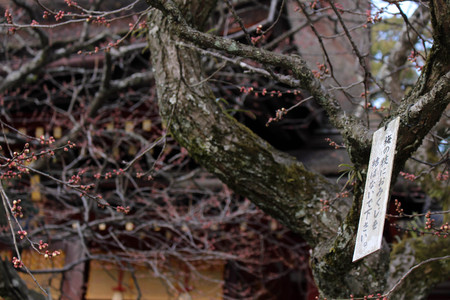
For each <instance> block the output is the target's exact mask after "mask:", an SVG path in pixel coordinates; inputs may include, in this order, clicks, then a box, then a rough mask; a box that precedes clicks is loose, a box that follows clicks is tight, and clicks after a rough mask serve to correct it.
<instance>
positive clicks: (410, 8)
mask: <svg viewBox="0 0 450 300" xmlns="http://www.w3.org/2000/svg"><path fill="white" fill-rule="evenodd" d="M372 3H373V4H374V5H376V6H377V7H380V8H381V7H386V6H387V5H388V2H386V1H382V0H372ZM400 7H401V8H402V11H403V12H404V13H405V14H406V15H407V16H408V17H409V16H411V15H412V14H413V12H414V10H415V9H416V8H417V3H414V2H413V1H403V2H401V3H400ZM388 12H389V13H398V10H397V7H395V5H389V7H388ZM381 16H382V17H385V16H386V17H387V16H389V14H388V13H385V14H382V15H381Z"/></svg>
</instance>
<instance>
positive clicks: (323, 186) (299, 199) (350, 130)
mask: <svg viewBox="0 0 450 300" xmlns="http://www.w3.org/2000/svg"><path fill="white" fill-rule="evenodd" d="M147 2H148V3H149V4H150V5H152V6H154V7H155V8H156V9H155V10H153V11H152V12H151V14H150V17H149V20H150V25H149V46H150V50H151V54H152V55H151V57H152V64H153V68H154V72H155V78H156V85H157V89H158V98H159V106H160V112H161V116H162V118H163V119H164V120H165V122H166V124H167V125H168V127H169V129H170V131H171V133H172V135H173V136H174V137H175V139H176V140H177V141H178V142H179V143H180V144H181V145H182V146H184V147H185V148H186V149H187V150H188V152H189V153H190V155H191V156H192V157H193V158H195V159H196V160H197V161H198V162H199V163H200V164H202V165H203V166H204V167H205V168H207V169H208V170H209V171H210V172H212V173H213V174H216V175H217V176H218V177H219V178H220V179H221V180H222V181H223V182H225V183H226V184H227V185H229V186H230V187H231V188H232V189H234V190H235V191H236V192H238V193H240V194H241V195H243V196H246V197H248V198H249V199H250V200H251V201H253V202H254V203H255V204H257V205H258V206H259V207H260V208H261V209H263V210H264V211H265V212H266V213H268V214H270V215H271V216H273V217H274V218H276V219H277V220H279V221H280V222H282V223H283V224H284V225H286V226H287V227H289V228H290V229H291V230H293V231H294V232H297V233H299V234H300V235H302V237H304V238H305V239H306V241H307V242H308V243H309V244H310V246H311V247H312V249H313V251H312V257H311V267H312V269H313V273H314V277H315V280H316V283H317V285H318V287H319V290H320V292H321V295H323V296H325V297H331V298H336V297H346V298H348V297H349V295H350V294H353V295H355V296H363V295H368V294H372V293H377V292H379V293H382V294H385V293H388V291H389V290H390V289H391V288H392V287H393V286H394V285H395V284H396V283H397V282H398V280H399V279H400V278H401V277H402V275H403V274H404V273H405V272H406V271H407V270H409V268H411V267H412V266H414V265H416V264H417V263H419V262H421V261H424V260H426V259H427V258H429V257H432V256H436V255H437V256H439V255H440V254H442V255H444V254H445V253H442V252H443V251H445V250H442V249H448V246H449V240H448V239H437V238H433V237H426V238H425V237H417V238H414V239H410V240H406V241H404V242H402V243H401V244H398V245H397V246H396V247H395V248H394V249H389V248H388V246H387V245H386V244H385V243H384V246H383V249H382V251H379V252H378V253H376V254H373V255H370V256H369V257H367V258H365V259H363V260H361V261H359V262H357V263H352V262H351V259H352V253H353V247H354V239H355V235H356V229H357V223H358V220H359V211H360V205H361V199H362V194H363V185H364V181H365V179H364V177H365V173H366V168H367V163H368V159H369V155H368V153H369V149H370V146H371V145H370V135H369V133H368V131H367V130H366V129H365V128H364V127H363V126H362V125H361V124H360V123H359V122H358V121H357V120H355V119H352V118H351V117H348V116H346V115H345V113H344V112H343V111H342V110H341V108H340V107H339V105H338V104H337V102H336V101H334V99H333V98H332V97H331V96H330V95H328V94H327V93H326V91H325V90H324V89H323V88H322V86H321V84H320V83H319V82H318V81H316V80H315V79H314V77H313V76H312V74H311V71H310V70H309V69H308V67H307V66H306V64H305V63H304V61H303V60H302V59H301V58H299V57H290V56H285V55H280V54H274V53H270V52H267V51H264V50H262V49H258V48H255V47H251V46H246V45H242V44H239V43H238V42H235V41H232V40H226V39H222V38H220V37H216V36H213V35H209V34H205V33H203V32H202V31H201V28H202V25H203V23H204V22H205V20H206V18H207V16H208V12H209V11H210V10H211V9H212V8H213V7H214V5H215V1H213V0H211V1H181V0H180V1H158V0H148V1H147ZM430 10H431V17H432V23H433V28H434V40H435V44H434V46H433V49H432V53H431V54H430V56H429V59H428V61H427V64H426V66H425V69H424V72H423V73H422V75H421V77H420V78H419V80H418V82H417V83H416V85H415V88H414V89H413V91H412V92H411V93H410V94H409V95H407V96H406V97H405V98H404V99H403V100H402V103H401V105H400V107H399V108H398V109H397V110H396V111H395V112H394V113H393V114H392V115H391V117H390V118H389V119H392V118H393V117H396V116H400V118H401V126H400V132H399V142H398V146H397V147H398V154H397V157H396V165H395V173H394V176H393V177H394V178H395V177H396V174H397V173H398V171H399V170H400V169H401V167H402V166H403V165H404V163H405V162H406V160H407V159H408V158H409V157H410V156H411V154H412V153H413V152H414V151H415V150H416V149H417V148H418V147H419V146H420V144H421V142H422V139H423V138H424V136H425V135H426V134H427V133H428V132H429V131H430V130H431V128H432V127H433V126H434V124H435V123H436V122H437V121H438V120H439V118H440V116H441V114H442V113H443V111H444V110H445V108H446V107H447V105H448V104H449V102H450V61H449V58H450V54H449V49H450V39H448V36H450V25H449V23H450V3H449V2H448V1H443V0H435V1H431V2H430ZM446 37H447V38H446ZM183 41H187V42H190V43H193V44H195V45H196V46H197V47H200V48H212V49H216V50H221V51H225V52H227V53H229V54H232V55H237V56H241V57H247V58H251V59H253V60H255V61H258V62H260V63H262V64H264V65H272V66H278V67H282V68H284V69H289V70H291V71H292V72H293V74H294V78H293V79H292V80H286V82H289V83H290V84H291V86H293V87H295V88H303V89H306V90H308V91H309V92H310V93H311V94H312V95H313V96H314V97H315V98H316V100H317V101H318V102H319V103H320V104H321V105H322V106H323V107H324V108H325V110H326V111H327V112H328V114H329V116H330V120H331V122H332V123H333V125H334V126H336V128H338V129H340V130H341V133H342V135H343V137H344V140H345V142H346V145H347V148H348V149H349V154H350V157H351V159H352V162H353V164H354V166H355V169H356V171H357V172H359V173H360V174H361V175H362V177H363V178H362V180H360V181H358V182H357V183H356V185H355V189H354V194H353V199H343V200H342V201H341V202H340V203H339V207H338V209H333V208H332V209H331V210H329V211H328V212H325V213H324V212H321V210H320V208H321V203H320V201H319V200H320V199H330V198H333V197H334V196H335V193H336V192H337V191H338V187H337V186H335V185H334V184H333V183H330V182H328V181H327V180H326V179H325V178H324V177H322V176H321V175H320V174H316V173H313V172H310V171H308V170H306V169H305V168H304V167H303V166H302V164H301V163H299V162H297V161H296V160H295V159H294V158H292V157H290V156H288V155H286V154H284V153H281V152H279V151H277V150H275V149H274V148H273V147H271V146H270V145H268V144H267V143H266V142H265V141H263V140H262V139H260V138H259V137H257V136H256V135H255V134H254V133H252V132H251V131H250V130H249V129H248V128H246V127H245V126H243V125H242V124H240V123H239V122H237V121H236V120H235V119H233V118H232V117H231V116H229V115H228V114H227V113H226V112H225V111H224V110H223V109H222V108H221V106H220V105H219V104H218V103H217V102H216V101H215V97H214V95H213V93H212V91H211V89H210V88H209V86H208V84H207V83H206V82H205V78H204V77H203V74H202V71H201V61H200V58H199V55H198V53H196V52H195V51H194V50H192V49H191V48H187V47H184V46H183V44H182V42H183ZM279 79H280V80H284V79H283V78H282V77H281V76H280V77H279ZM389 119H387V120H385V122H388V121H389ZM425 245H426V246H425ZM437 249H441V250H440V251H438V250H437ZM434 264H435V265H433V264H431V263H430V264H424V267H427V268H431V270H432V271H430V272H428V273H427V279H426V280H422V281H420V282H418V281H417V277H418V276H421V275H420V274H421V272H423V268H417V269H416V270H414V272H412V275H411V276H408V277H406V278H404V280H403V281H402V284H401V285H399V286H398V287H396V289H395V292H394V293H393V294H392V295H390V296H392V297H393V298H395V299H421V298H422V297H423V296H424V295H425V294H426V292H427V291H428V289H429V288H430V287H432V285H433V284H435V283H437V282H440V281H441V280H443V279H445V278H447V277H448V275H450V263H449V261H448V260H440V261H436V262H434ZM438 268H439V269H438ZM436 270H439V272H437V271H436Z"/></svg>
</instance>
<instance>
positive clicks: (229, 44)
mask: <svg viewBox="0 0 450 300" xmlns="http://www.w3.org/2000/svg"><path fill="white" fill-rule="evenodd" d="M147 2H148V3H149V4H150V5H152V6H154V7H156V8H158V9H160V10H161V11H162V12H163V13H164V14H165V15H166V16H168V17H169V18H170V19H171V20H172V22H173V28H172V32H174V33H177V34H178V35H179V36H180V37H182V38H183V39H185V40H187V41H190V42H192V43H194V44H196V45H197V46H199V47H201V48H213V49H216V50H221V51H224V52H226V53H228V54H231V55H237V56H240V57H245V58H249V59H252V60H255V61H257V62H259V63H262V64H264V65H270V66H276V67H281V68H283V69H285V70H290V71H292V72H293V74H294V76H295V78H296V79H298V80H299V86H293V87H294V88H302V89H304V90H307V91H308V92H310V93H311V95H312V96H314V98H315V99H316V101H317V102H318V103H319V104H320V105H321V106H322V107H323V108H324V109H325V110H326V111H327V113H328V115H329V117H330V121H331V122H332V124H333V125H334V126H335V127H336V128H337V129H339V130H340V131H341V133H342V135H343V137H344V139H345V142H346V144H347V145H348V148H349V152H350V156H351V158H352V160H353V162H354V163H356V164H361V163H362V164H363V163H366V161H367V157H368V156H369V150H370V135H369V133H368V131H367V129H366V127H365V126H364V125H363V124H362V123H361V122H360V120H357V119H356V118H354V117H353V116H351V115H347V114H346V113H345V112H344V111H343V110H342V109H341V107H340V105H339V103H338V102H337V101H336V99H334V98H333V97H331V95H329V94H328V93H327V92H326V90H325V88H324V87H323V86H322V85H321V84H320V82H319V81H318V80H317V79H316V78H315V77H314V75H313V73H312V72H311V70H310V69H309V67H308V66H307V64H306V62H305V61H304V60H303V59H302V58H301V57H299V56H294V55H283V54H279V53H274V52H270V51H267V50H264V49H260V48H256V47H252V46H248V45H244V44H241V43H239V42H236V41H234V40H229V39H225V38H222V37H218V36H213V35H211V34H207V33H203V32H201V31H199V30H196V29H194V28H193V27H191V26H190V25H189V24H188V23H187V21H186V20H185V19H184V17H183V15H182V14H181V13H180V10H179V9H178V7H177V6H176V5H175V4H174V3H173V2H172V1H159V0H148V1H147Z"/></svg>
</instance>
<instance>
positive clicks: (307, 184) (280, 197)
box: [149, 11, 346, 245]
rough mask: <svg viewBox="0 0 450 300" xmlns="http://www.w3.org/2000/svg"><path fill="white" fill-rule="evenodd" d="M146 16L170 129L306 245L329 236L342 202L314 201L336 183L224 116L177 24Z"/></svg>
mask: <svg viewBox="0 0 450 300" xmlns="http://www.w3.org/2000/svg"><path fill="white" fill-rule="evenodd" d="M150 20H151V22H152V24H151V25H150V26H149V28H150V30H149V34H150V38H149V45H150V50H151V52H152V63H153V67H154V69H155V78H156V86H157V87H158V97H159V105H160V112H161V115H162V117H163V119H165V120H166V121H167V120H168V119H171V123H170V129H171V133H172V134H173V135H174V137H175V138H176V139H177V140H178V142H179V143H180V144H181V145H182V146H184V147H186V148H187V149H188V151H189V153H190V154H191V156H193V157H194V158H195V159H196V160H197V161H198V162H199V163H200V164H202V165H203V166H205V167H206V168H207V169H208V170H209V171H211V172H212V173H214V174H216V175H217V176H218V177H219V178H220V179H221V180H222V181H223V182H225V183H226V184H227V185H229V186H230V187H231V188H232V189H234V190H235V191H237V192H238V193H240V194H241V195H243V196H246V197H248V198H250V199H251V200H252V201H253V202H254V203H256V204H257V205H258V206H259V207H260V208H262V209H263V210H264V211H265V212H267V213H268V214H270V215H272V216H274V217H275V218H277V219H278V220H280V221H281V222H283V223H284V224H285V225H287V226H288V227H289V228H291V229H292V230H293V231H295V232H299V233H301V235H302V236H303V237H304V238H305V239H306V240H308V242H309V243H310V244H311V245H315V244H317V243H318V242H320V241H324V240H327V239H329V237H330V236H333V235H334V234H335V230H336V228H337V227H336V226H337V225H338V224H339V223H340V222H341V219H340V217H341V215H342V213H344V212H345V211H346V205H345V204H344V203H343V204H342V205H341V207H340V208H339V209H340V210H341V212H337V211H335V210H334V209H332V210H331V211H329V212H327V213H324V212H321V211H320V209H321V203H320V201H319V200H320V199H324V198H331V197H335V193H336V192H338V190H337V189H336V187H335V186H333V185H332V184H330V183H329V182H328V181H327V180H326V179H324V178H323V177H322V176H320V175H318V174H315V173H312V172H309V171H307V170H306V169H305V168H304V167H303V165H302V164H300V163H299V162H297V161H296V160H295V159H293V158H291V157H289V156H288V155H286V154H283V153H281V152H279V151H277V150H275V149H274V148H273V147H271V146H270V145H269V144H267V143H266V142H265V141H263V140H262V139H261V138H259V137H257V136H256V135H255V134H253V133H252V132H251V131H250V130H249V129H247V128H246V127H245V126H243V125H242V124H240V123H239V122H237V121H236V120H235V119H234V118H232V117H231V116H229V115H227V114H226V113H225V112H224V110H222V109H221V107H220V106H219V105H218V104H217V103H216V102H215V101H214V99H215V97H214V95H213V94H212V92H211V90H210V88H209V86H208V84H207V83H204V82H203V77H202V74H201V68H200V60H199V57H198V55H197V53H196V52H195V51H194V50H191V49H187V48H184V47H183V48H179V47H178V46H177V44H178V43H179V38H178V37H177V36H176V35H174V30H175V27H178V26H177V25H176V24H174V23H173V21H172V20H171V19H169V18H164V17H163V16H162V14H161V13H160V12H158V11H154V12H153V13H152V15H151V18H150ZM239 47H240V46H239ZM201 82H203V83H201ZM199 83H200V84H199Z"/></svg>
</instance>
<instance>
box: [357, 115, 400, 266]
mask: <svg viewBox="0 0 450 300" xmlns="http://www.w3.org/2000/svg"><path fill="white" fill-rule="evenodd" d="M399 123H400V118H398V117H397V118H396V119H394V120H392V121H391V122H389V124H388V126H387V128H386V129H385V128H384V127H383V128H380V129H378V130H377V131H376V132H375V133H374V135H373V139H372V150H371V152H370V160H369V169H368V172H367V179H366V185H365V188H364V198H363V203H362V208H361V215H360V217H359V225H358V234H357V235H356V245H355V251H354V253H353V261H356V260H358V259H360V258H363V257H364V256H366V255H369V254H370V253H373V252H375V251H377V250H378V249H380V248H381V241H382V239H383V229H384V218H385V215H386V206H387V202H388V199H389V188H390V184H391V176H392V167H393V165H394V156H395V145H396V143H397V132H398V126H399Z"/></svg>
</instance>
